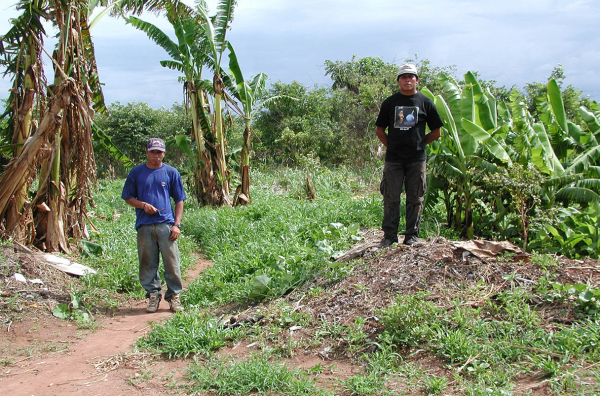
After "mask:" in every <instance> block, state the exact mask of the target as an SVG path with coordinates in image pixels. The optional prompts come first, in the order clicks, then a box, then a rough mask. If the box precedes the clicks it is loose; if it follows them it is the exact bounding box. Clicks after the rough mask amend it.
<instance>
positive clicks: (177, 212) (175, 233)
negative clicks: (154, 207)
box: [170, 201, 183, 241]
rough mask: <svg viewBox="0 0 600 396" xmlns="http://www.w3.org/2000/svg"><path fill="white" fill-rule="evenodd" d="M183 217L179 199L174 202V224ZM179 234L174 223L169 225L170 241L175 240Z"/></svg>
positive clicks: (181, 204)
mask: <svg viewBox="0 0 600 396" xmlns="http://www.w3.org/2000/svg"><path fill="white" fill-rule="evenodd" d="M182 217H183V201H179V202H176V203H175V224H181V218H182ZM179 234H181V230H180V229H179V227H177V226H176V225H173V227H171V237H170V239H171V240H172V241H175V240H177V238H179Z"/></svg>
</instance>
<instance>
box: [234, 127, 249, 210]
mask: <svg viewBox="0 0 600 396" xmlns="http://www.w3.org/2000/svg"><path fill="white" fill-rule="evenodd" d="M245 122H246V129H245V130H244V146H243V147H242V154H241V163H240V179H241V181H242V183H241V185H240V191H239V194H238V193H237V192H236V197H237V198H236V201H235V203H236V205H246V204H247V203H250V201H251V200H250V120H249V119H246V120H245Z"/></svg>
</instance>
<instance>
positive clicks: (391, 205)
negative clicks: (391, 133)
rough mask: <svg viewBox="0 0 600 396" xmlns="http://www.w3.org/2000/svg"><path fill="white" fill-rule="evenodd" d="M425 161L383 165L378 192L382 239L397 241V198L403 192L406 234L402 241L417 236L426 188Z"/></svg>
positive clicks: (398, 212)
mask: <svg viewBox="0 0 600 396" xmlns="http://www.w3.org/2000/svg"><path fill="white" fill-rule="evenodd" d="M426 171H427V161H417V162H411V163H406V164H403V163H394V162H386V163H385V164H384V166H383V179H382V180H381V186H380V191H381V194H382V195H383V222H382V226H381V228H382V230H383V232H384V235H385V239H390V240H391V241H393V242H397V241H398V223H399V222H400V194H402V189H403V188H404V190H405V191H406V231H405V233H404V235H405V238H409V237H411V236H417V237H418V236H419V228H420V226H421V214H422V213H423V200H424V195H425V189H426V184H427V179H426Z"/></svg>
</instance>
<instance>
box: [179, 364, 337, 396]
mask: <svg viewBox="0 0 600 396" xmlns="http://www.w3.org/2000/svg"><path fill="white" fill-rule="evenodd" d="M189 371H190V374H189V376H188V378H189V379H191V380H192V381H194V382H195V385H194V386H193V387H192V390H193V391H195V392H210V394H216V395H255V394H260V395H288V396H296V395H311V396H313V395H315V396H316V395H326V394H327V393H325V392H324V391H323V390H321V389H319V388H317V386H316V385H315V384H314V381H313V380H311V379H310V378H309V377H308V376H307V375H306V374H305V373H304V372H302V371H300V370H295V369H290V368H288V367H287V366H286V365H285V364H284V363H278V362H271V361H270V360H269V357H268V356H265V355H254V356H252V357H251V358H250V359H248V360H246V361H241V362H237V361H235V360H233V359H231V360H229V359H222V358H221V359H220V358H216V357H215V358H212V359H209V360H208V361H206V362H203V363H201V362H198V361H196V363H194V364H193V365H191V367H190V368H189Z"/></svg>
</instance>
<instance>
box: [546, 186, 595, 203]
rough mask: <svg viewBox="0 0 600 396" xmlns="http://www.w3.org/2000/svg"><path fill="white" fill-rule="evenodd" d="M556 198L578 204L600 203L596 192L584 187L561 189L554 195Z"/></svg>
mask: <svg viewBox="0 0 600 396" xmlns="http://www.w3.org/2000/svg"><path fill="white" fill-rule="evenodd" d="M556 198H557V199H563V200H567V201H575V202H579V203H590V202H600V195H598V193H597V192H595V191H593V190H590V189H588V188H584V187H565V188H562V189H560V190H559V191H558V192H557V193H556Z"/></svg>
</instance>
